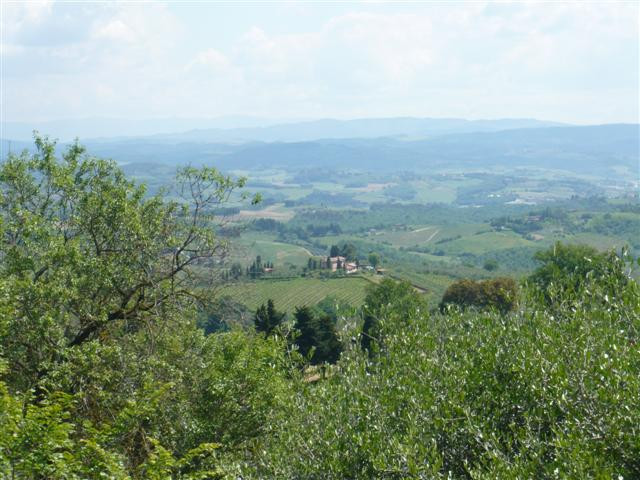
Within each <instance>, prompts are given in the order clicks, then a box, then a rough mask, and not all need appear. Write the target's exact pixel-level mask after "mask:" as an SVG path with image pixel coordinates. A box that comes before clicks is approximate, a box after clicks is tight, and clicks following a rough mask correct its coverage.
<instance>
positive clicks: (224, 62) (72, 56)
mask: <svg viewBox="0 0 640 480" xmlns="http://www.w3.org/2000/svg"><path fill="white" fill-rule="evenodd" d="M0 5H2V6H1V7H0V9H1V14H2V15H1V17H2V18H1V19H0V27H1V32H0V33H1V44H2V45H1V53H0V57H1V60H2V61H1V65H2V71H1V72H0V73H1V75H0V76H1V80H2V92H1V99H0V100H1V104H0V116H1V120H2V121H3V122H42V121H51V120H57V119H82V118H94V117H109V118H128V119H157V118H169V117H171V118H174V117H176V118H201V117H202V118H213V117H222V116H236V115H240V116H251V117H260V118H268V119H272V120H278V119H282V120H284V119H287V120H290V119H315V118H363V117H392V116H415V117H462V118H468V119H479V118H537V119H542V120H553V121H561V122H568V123H576V124H600V123H613V122H633V123H637V122H639V97H638V92H639V83H640V78H639V71H640V68H639V53H638V52H639V43H640V40H639V38H640V35H639V25H640V18H639V15H640V12H639V5H640V4H639V3H638V2H628V3H623V2H604V1H601V2H597V3H588V2H552V3H551V2H544V3H543V2H526V3H523V2H513V3H497V2H446V3H435V2H428V3H427V2H422V3H419V2H406V3H405V2H399V1H395V2H389V3H386V2H375V1H373V2H362V3H356V2H353V3H352V2H303V1H290V2H269V1H262V2H239V1H234V2H215V3H214V2H155V1H149V2H130V1H127V2H86V1H85V2H68V1H67V2H62V1H58V2H55V1H45V2H31V1H25V0H22V1H20V2H11V1H7V0H3V1H2V2H1V3H0Z"/></svg>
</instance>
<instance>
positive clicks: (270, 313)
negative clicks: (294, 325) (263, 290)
mask: <svg viewBox="0 0 640 480" xmlns="http://www.w3.org/2000/svg"><path fill="white" fill-rule="evenodd" d="M284 317H285V314H284V313H282V312H278V311H277V310H276V308H275V305H274V303H273V300H271V299H269V300H267V304H266V305H265V304H262V305H260V306H259V307H258V309H257V310H256V314H255V316H254V320H253V321H254V325H255V328H256V332H262V333H264V334H265V335H267V336H269V335H271V334H272V333H273V332H274V330H275V329H276V328H277V327H278V326H279V325H280V324H281V323H282V321H283V320H284Z"/></svg>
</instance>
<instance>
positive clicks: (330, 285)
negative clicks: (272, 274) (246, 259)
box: [220, 277, 370, 313]
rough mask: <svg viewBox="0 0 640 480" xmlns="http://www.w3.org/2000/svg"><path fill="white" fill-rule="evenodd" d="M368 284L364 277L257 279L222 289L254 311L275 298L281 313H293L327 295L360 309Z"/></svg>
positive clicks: (225, 293) (221, 292) (224, 293)
mask: <svg viewBox="0 0 640 480" xmlns="http://www.w3.org/2000/svg"><path fill="white" fill-rule="evenodd" d="M367 285H370V282H369V281H367V280H366V279H364V278H362V277H351V278H334V279H318V278H296V279H292V280H258V281H255V282H248V283H238V284H234V285H229V286H226V287H224V288H222V289H221V291H220V294H221V295H229V296H231V297H232V298H233V299H234V300H236V301H238V302H240V303H243V304H245V305H246V306H247V307H249V308H251V309H255V308H257V307H258V306H260V305H262V304H263V303H266V302H267V300H268V299H272V300H273V301H274V302H275V305H276V308H277V309H278V310H282V311H286V312H290V313H291V312H293V311H294V309H295V307H298V306H302V305H315V304H316V303H318V302H319V301H320V300H322V299H324V298H325V297H328V296H331V297H335V298H337V299H338V300H342V301H345V302H348V303H349V304H351V305H353V306H360V305H361V304H362V302H363V301H364V297H365V288H366V286H367Z"/></svg>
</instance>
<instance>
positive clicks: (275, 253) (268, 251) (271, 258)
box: [232, 233, 310, 269]
mask: <svg viewBox="0 0 640 480" xmlns="http://www.w3.org/2000/svg"><path fill="white" fill-rule="evenodd" d="M257 255H260V256H261V257H262V261H264V262H267V261H268V262H273V264H274V265H275V267H276V269H279V268H282V267H283V266H285V265H287V264H288V265H297V266H304V265H306V264H307V260H308V259H309V256H310V253H309V251H308V250H307V249H305V248H303V247H300V246H297V245H292V244H289V243H282V242H277V241H275V240H274V239H273V237H272V236H268V235H263V234H256V233H247V234H245V235H243V236H242V238H241V240H240V242H238V245H237V246H236V248H235V249H234V251H233V253H232V260H233V261H238V262H240V263H241V264H243V265H249V264H250V263H251V262H252V261H253V260H254V259H255V257H256V256H257Z"/></svg>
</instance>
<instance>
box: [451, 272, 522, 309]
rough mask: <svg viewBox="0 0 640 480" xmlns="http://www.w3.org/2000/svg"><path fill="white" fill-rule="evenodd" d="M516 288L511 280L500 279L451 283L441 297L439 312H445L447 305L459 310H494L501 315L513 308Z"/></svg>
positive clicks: (463, 280)
mask: <svg viewBox="0 0 640 480" xmlns="http://www.w3.org/2000/svg"><path fill="white" fill-rule="evenodd" d="M517 296H518V287H517V285H516V282H515V281H514V280H513V279H512V278H507V277H500V278H494V279H492V280H483V281H480V282H476V281H473V280H469V279H462V280H457V281H455V282H454V283H452V284H451V285H450V286H449V287H448V288H447V290H446V291H445V292H444V295H443V296H442V301H441V302H440V310H441V311H445V310H446V309H447V306H448V305H457V306H458V307H461V308H463V309H464V308H468V307H478V308H495V309H497V310H498V311H500V312H502V313H506V312H509V311H511V310H513V309H514V308H515V305H516V300H517Z"/></svg>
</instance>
